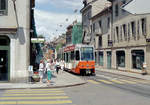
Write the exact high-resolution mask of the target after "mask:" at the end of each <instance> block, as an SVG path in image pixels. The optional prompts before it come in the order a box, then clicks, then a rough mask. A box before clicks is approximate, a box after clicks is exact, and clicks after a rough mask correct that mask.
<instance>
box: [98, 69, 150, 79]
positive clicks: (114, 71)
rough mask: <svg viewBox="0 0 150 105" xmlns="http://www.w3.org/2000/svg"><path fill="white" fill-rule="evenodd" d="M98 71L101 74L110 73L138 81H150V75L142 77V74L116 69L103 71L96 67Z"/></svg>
mask: <svg viewBox="0 0 150 105" xmlns="http://www.w3.org/2000/svg"><path fill="white" fill-rule="evenodd" d="M96 70H97V71H101V72H108V73H113V74H118V75H124V76H128V77H133V78H138V79H143V80H150V75H142V74H137V73H132V72H125V71H119V70H116V69H102V68H99V67H96Z"/></svg>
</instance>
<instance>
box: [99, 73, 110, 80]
mask: <svg viewBox="0 0 150 105" xmlns="http://www.w3.org/2000/svg"><path fill="white" fill-rule="evenodd" d="M96 76H98V77H103V78H106V79H113V77H109V76H105V75H99V74H96Z"/></svg>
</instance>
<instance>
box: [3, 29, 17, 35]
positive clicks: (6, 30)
mask: <svg viewBox="0 0 150 105" xmlns="http://www.w3.org/2000/svg"><path fill="white" fill-rule="evenodd" d="M16 33H17V28H0V34H16Z"/></svg>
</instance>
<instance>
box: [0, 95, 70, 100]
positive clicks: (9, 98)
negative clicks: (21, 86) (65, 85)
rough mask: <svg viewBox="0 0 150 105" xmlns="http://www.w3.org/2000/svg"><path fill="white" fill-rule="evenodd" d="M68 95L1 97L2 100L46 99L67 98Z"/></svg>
mask: <svg viewBox="0 0 150 105" xmlns="http://www.w3.org/2000/svg"><path fill="white" fill-rule="evenodd" d="M67 98H69V97H68V96H58V97H0V100H36V99H37V100H39V99H41V100H44V99H67Z"/></svg>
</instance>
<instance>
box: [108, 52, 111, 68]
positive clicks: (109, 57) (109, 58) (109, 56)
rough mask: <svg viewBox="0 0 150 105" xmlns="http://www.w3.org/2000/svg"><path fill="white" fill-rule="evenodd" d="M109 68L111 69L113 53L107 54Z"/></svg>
mask: <svg viewBox="0 0 150 105" xmlns="http://www.w3.org/2000/svg"><path fill="white" fill-rule="evenodd" d="M107 68H108V69H111V51H108V52H107Z"/></svg>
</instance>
